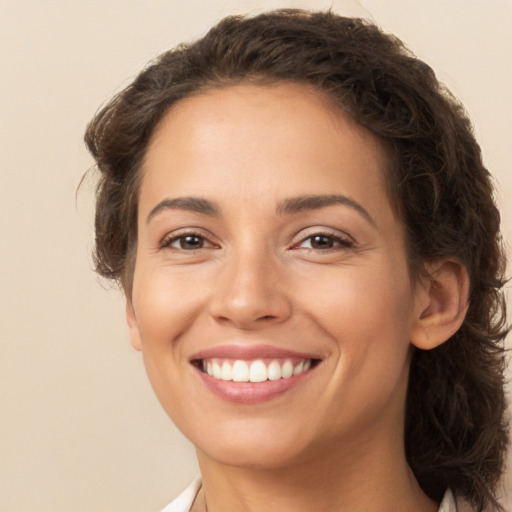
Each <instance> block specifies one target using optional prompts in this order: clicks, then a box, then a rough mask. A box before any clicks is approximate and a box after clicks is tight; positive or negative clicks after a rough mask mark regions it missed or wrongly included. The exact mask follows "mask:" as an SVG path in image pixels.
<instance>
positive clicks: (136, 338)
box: [126, 298, 142, 350]
mask: <svg viewBox="0 0 512 512" xmlns="http://www.w3.org/2000/svg"><path fill="white" fill-rule="evenodd" d="M126 323H127V324H128V333H129V335H130V342H131V344H132V347H133V348H134V349H135V350H142V343H141V339H140V332H139V325H138V324H137V317H136V316H135V310H134V309H133V304H132V301H131V299H128V298H127V299H126Z"/></svg>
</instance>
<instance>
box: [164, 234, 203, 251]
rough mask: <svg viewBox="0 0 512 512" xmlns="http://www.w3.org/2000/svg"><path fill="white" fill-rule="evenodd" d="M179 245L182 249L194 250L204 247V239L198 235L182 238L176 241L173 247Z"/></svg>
mask: <svg viewBox="0 0 512 512" xmlns="http://www.w3.org/2000/svg"><path fill="white" fill-rule="evenodd" d="M175 244H177V245H178V246H179V248H180V249H185V250H193V249H202V248H203V247H204V238H202V237H200V236H196V235H187V236H180V237H179V238H177V239H176V240H175V241H174V244H172V245H173V246H175Z"/></svg>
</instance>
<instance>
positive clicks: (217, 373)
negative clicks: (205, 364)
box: [212, 361, 222, 379]
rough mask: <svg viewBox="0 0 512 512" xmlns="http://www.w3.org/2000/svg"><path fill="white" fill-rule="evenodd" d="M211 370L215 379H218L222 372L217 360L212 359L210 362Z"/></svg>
mask: <svg viewBox="0 0 512 512" xmlns="http://www.w3.org/2000/svg"><path fill="white" fill-rule="evenodd" d="M212 372H213V377H215V378H216V379H220V375H221V373H222V370H221V368H220V365H219V363H217V361H214V362H213V363H212Z"/></svg>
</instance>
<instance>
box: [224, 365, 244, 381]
mask: <svg viewBox="0 0 512 512" xmlns="http://www.w3.org/2000/svg"><path fill="white" fill-rule="evenodd" d="M224 364H228V363H224ZM224 380H226V379H224ZM233 380H234V381H235V382H249V366H247V363H246V362H245V361H235V364H234V365H233Z"/></svg>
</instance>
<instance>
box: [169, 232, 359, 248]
mask: <svg viewBox="0 0 512 512" xmlns="http://www.w3.org/2000/svg"><path fill="white" fill-rule="evenodd" d="M186 238H195V239H197V240H198V241H199V242H200V243H201V242H202V244H203V245H202V246H201V247H198V248H189V249H185V248H184V247H172V245H173V244H174V243H177V242H179V243H181V241H183V240H185V239H186ZM314 238H325V239H327V240H328V241H330V242H331V243H332V244H333V246H332V247H327V248H323V249H320V248H315V247H301V245H302V244H304V243H305V242H306V241H308V240H309V241H310V245H311V241H312V240H313V239H314ZM205 243H206V244H208V246H207V247H204V244H205ZM353 246H354V243H353V242H352V241H351V240H348V239H347V238H343V237H340V236H337V235H334V234H333V233H329V232H321V231H315V232H314V233H312V234H310V235H308V236H307V237H304V238H302V240H300V242H298V243H296V244H294V245H293V246H292V247H291V249H292V250H297V249H301V248H302V249H307V250H309V251H317V252H330V251H336V250H339V249H350V248H351V247H353ZM211 247H213V248H215V247H218V246H216V245H215V244H214V243H212V242H210V241H208V239H207V238H206V237H205V236H203V235H201V234H199V233H197V232H194V231H189V232H185V233H180V234H178V235H174V236H170V237H166V238H164V239H163V240H162V242H161V243H160V249H166V248H169V249H174V250H177V251H184V252H195V251H199V250H201V249H208V248H211Z"/></svg>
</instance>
